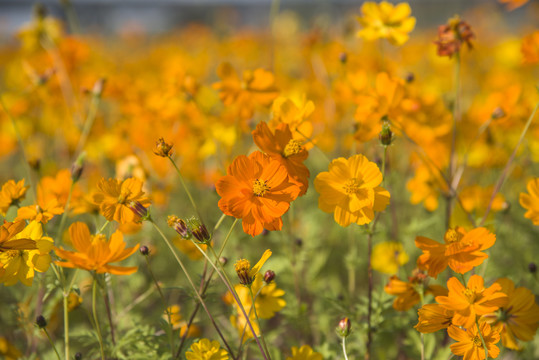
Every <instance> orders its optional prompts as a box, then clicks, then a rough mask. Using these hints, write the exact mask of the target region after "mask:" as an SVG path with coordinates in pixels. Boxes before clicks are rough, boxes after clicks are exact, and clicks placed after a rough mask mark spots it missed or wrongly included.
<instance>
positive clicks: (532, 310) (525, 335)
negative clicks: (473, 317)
mask: <svg viewBox="0 0 539 360" xmlns="http://www.w3.org/2000/svg"><path fill="white" fill-rule="evenodd" d="M496 283H497V284H500V286H501V287H502V290H501V291H502V292H503V293H504V294H507V297H508V298H509V300H508V301H507V304H506V305H504V306H503V307H501V308H500V309H498V311H496V312H495V313H492V314H487V315H483V317H482V318H481V320H484V321H486V322H487V323H489V324H490V325H492V327H493V328H499V329H500V330H501V332H500V335H501V337H502V344H503V346H505V347H507V348H509V349H513V350H519V349H520V345H519V343H518V340H522V341H530V340H532V339H533V337H534V336H535V332H536V331H537V328H538V327H539V305H537V303H536V302H535V295H534V294H533V293H532V292H531V291H530V290H528V289H526V288H525V287H518V288H515V284H514V283H513V281H512V280H510V279H507V278H503V279H499V280H497V281H496ZM517 339H518V340H517Z"/></svg>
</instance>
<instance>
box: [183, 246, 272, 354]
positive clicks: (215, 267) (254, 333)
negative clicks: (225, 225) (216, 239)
mask: <svg viewBox="0 0 539 360" xmlns="http://www.w3.org/2000/svg"><path fill="white" fill-rule="evenodd" d="M193 244H194V245H195V246H196V247H197V249H198V251H200V253H201V254H202V255H203V256H204V257H205V258H206V259H208V262H209V263H210V264H211V265H212V266H213V267H214V269H215V271H216V272H217V275H219V277H220V278H221V280H222V281H223V282H224V284H225V286H226V287H227V289H228V291H230V293H231V294H232V297H233V298H234V300H235V301H236V303H237V304H238V306H239V308H240V310H241V312H242V313H243V316H244V317H245V321H246V322H247V324H248V325H249V329H250V330H251V333H252V334H253V337H254V339H255V341H256V344H257V345H258V348H259V349H260V352H261V353H262V356H263V357H264V359H265V360H268V358H267V357H266V353H265V352H264V349H263V348H262V344H261V343H260V340H259V339H258V336H257V335H256V331H255V330H254V328H253V325H252V324H251V321H250V320H249V317H248V316H247V313H246V311H245V308H244V307H243V304H242V303H241V300H240V299H239V297H238V294H237V293H236V290H235V289H234V287H233V286H232V285H231V284H230V282H229V281H227V279H226V278H225V277H224V276H223V274H222V272H221V271H219V269H218V268H217V266H216V265H215V264H214V263H213V262H212V261H211V259H210V258H209V257H208V254H206V252H205V251H204V250H202V248H201V247H200V246H198V244H197V243H196V242H194V241H193ZM208 247H209V248H210V249H211V248H212V247H211V246H210V244H208ZM217 260H219V258H217ZM217 262H218V261H217ZM218 263H219V264H221V263H220V262H218ZM225 275H226V273H225Z"/></svg>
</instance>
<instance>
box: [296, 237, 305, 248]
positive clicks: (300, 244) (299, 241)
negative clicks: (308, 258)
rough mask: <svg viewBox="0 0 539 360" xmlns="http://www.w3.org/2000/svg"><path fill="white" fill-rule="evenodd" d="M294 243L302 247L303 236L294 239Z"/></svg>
mask: <svg viewBox="0 0 539 360" xmlns="http://www.w3.org/2000/svg"><path fill="white" fill-rule="evenodd" d="M294 243H295V244H296V246H297V247H299V248H300V247H302V246H303V240H302V239H301V238H296V240H295V241H294Z"/></svg>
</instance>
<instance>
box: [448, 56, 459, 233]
mask: <svg viewBox="0 0 539 360" xmlns="http://www.w3.org/2000/svg"><path fill="white" fill-rule="evenodd" d="M459 120H460V53H459V52H458V51H457V52H456V53H455V99H454V103H453V126H452V132H451V152H450V154H449V168H448V171H447V172H448V174H447V179H448V182H447V184H448V185H449V193H448V195H447V197H446V218H445V228H446V229H449V225H450V221H451V212H452V203H453V193H454V189H453V176H454V173H455V170H456V166H457V156H456V155H457V154H456V145H457V123H458V121H459Z"/></svg>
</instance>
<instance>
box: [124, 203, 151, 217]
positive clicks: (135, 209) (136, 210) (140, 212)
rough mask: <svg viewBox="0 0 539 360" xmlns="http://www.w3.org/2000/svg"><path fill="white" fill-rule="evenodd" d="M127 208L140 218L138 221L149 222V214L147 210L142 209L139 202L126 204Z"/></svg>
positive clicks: (142, 206)
mask: <svg viewBox="0 0 539 360" xmlns="http://www.w3.org/2000/svg"><path fill="white" fill-rule="evenodd" d="M128 207H129V208H130V209H131V211H133V212H134V213H135V215H137V216H138V217H140V220H149V219H150V213H149V212H148V209H146V207H144V205H142V204H141V203H140V202H138V201H131V202H130V203H129V204H128Z"/></svg>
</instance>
